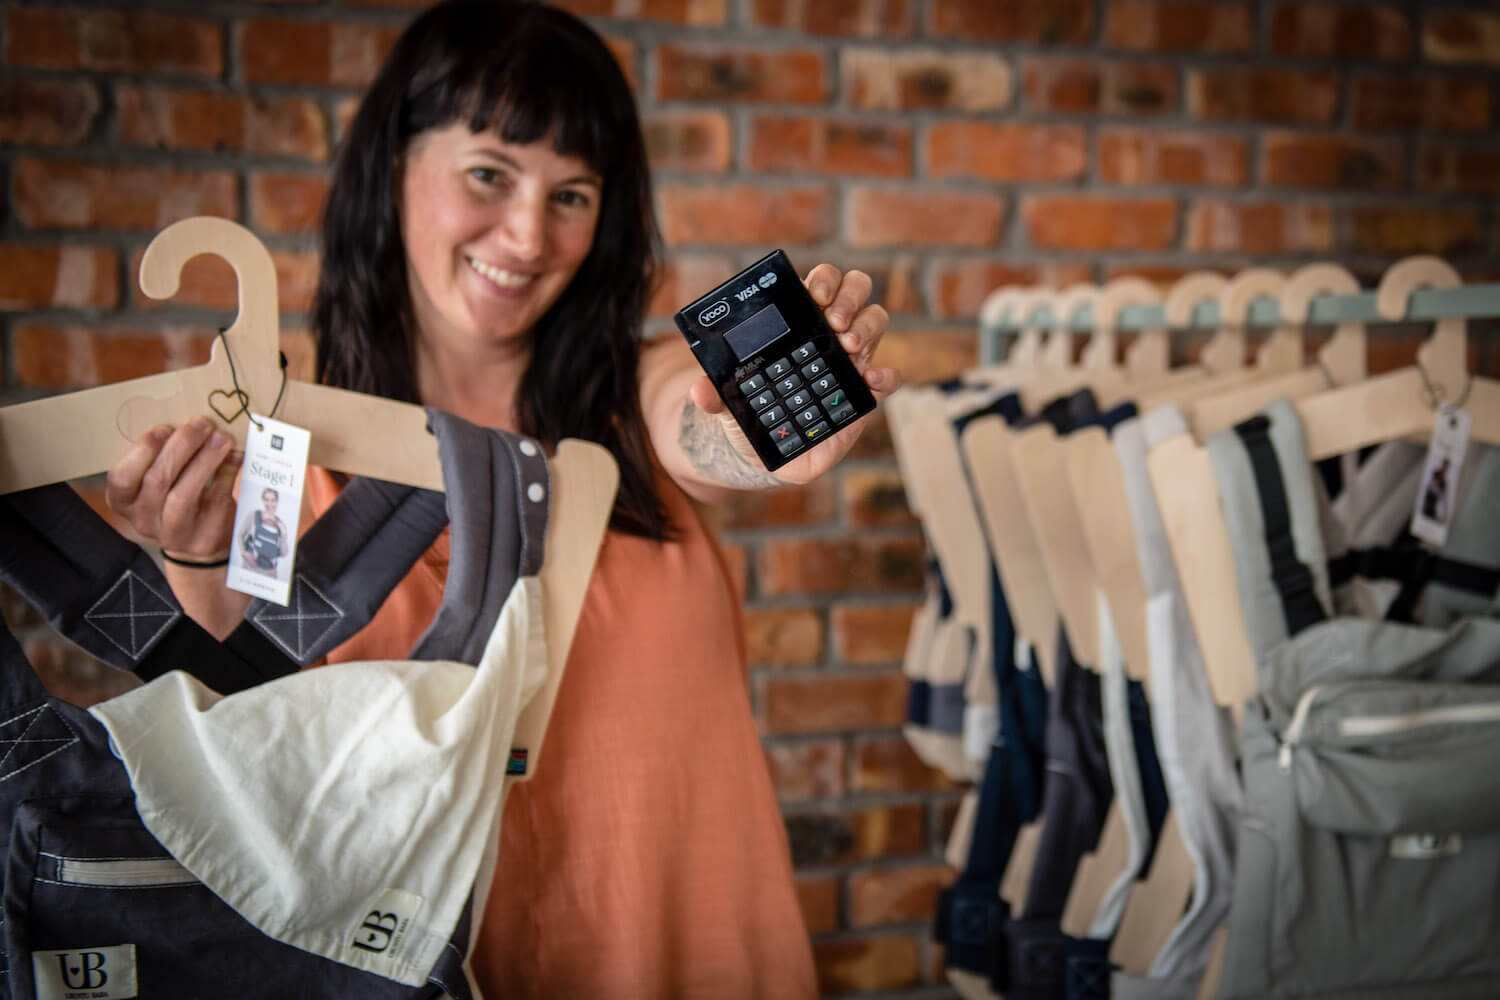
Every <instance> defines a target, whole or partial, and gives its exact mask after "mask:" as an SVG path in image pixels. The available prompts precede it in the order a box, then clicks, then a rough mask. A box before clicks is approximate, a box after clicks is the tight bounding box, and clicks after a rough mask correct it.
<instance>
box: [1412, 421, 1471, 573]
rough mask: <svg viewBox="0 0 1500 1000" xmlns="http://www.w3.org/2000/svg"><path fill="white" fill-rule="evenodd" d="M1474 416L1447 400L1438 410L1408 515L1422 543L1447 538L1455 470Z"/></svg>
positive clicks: (1460, 462)
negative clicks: (1413, 508)
mask: <svg viewBox="0 0 1500 1000" xmlns="http://www.w3.org/2000/svg"><path fill="white" fill-rule="evenodd" d="M1472 421H1473V417H1472V416H1470V414H1469V413H1468V412H1467V411H1465V410H1461V409H1459V408H1458V407H1456V406H1453V405H1452V404H1450V403H1442V404H1440V405H1439V406H1438V409H1437V422H1436V424H1435V425H1434V426H1433V429H1432V443H1431V444H1430V445H1428V446H1427V461H1426V463H1425V464H1424V465H1423V466H1422V488H1421V489H1419V490H1418V491H1417V509H1416V510H1415V511H1413V513H1412V518H1411V533H1412V534H1413V535H1415V536H1416V537H1418V538H1420V539H1421V540H1422V541H1424V542H1429V543H1431V544H1432V545H1442V544H1443V543H1444V542H1446V541H1447V540H1448V523H1449V521H1450V520H1451V519H1452V517H1453V507H1454V501H1455V499H1456V497H1457V495H1458V473H1459V470H1461V469H1462V468H1463V464H1464V452H1465V451H1467V450H1468V448H1469V424H1470V423H1471V422H1472Z"/></svg>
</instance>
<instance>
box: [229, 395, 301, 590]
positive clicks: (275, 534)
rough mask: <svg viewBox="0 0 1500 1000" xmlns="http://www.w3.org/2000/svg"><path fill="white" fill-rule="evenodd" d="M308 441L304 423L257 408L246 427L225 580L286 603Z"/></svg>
mask: <svg viewBox="0 0 1500 1000" xmlns="http://www.w3.org/2000/svg"><path fill="white" fill-rule="evenodd" d="M310 443H311V435H310V434H309V433H308V432H307V431H305V430H303V429H302V428H301V427H293V426H292V425H291V424H287V423H282V422H281V421H280V420H273V419H271V418H270V417H262V416H259V415H258V414H251V416H250V427H249V429H248V430H247V431H246V432H245V462H244V466H243V469H242V473H241V476H240V496H239V500H238V502H237V505H236V507H235V513H234V524H235V530H234V539H233V553H232V554H231V555H230V557H229V576H228V579H227V580H226V581H225V584H226V586H228V587H230V588H231V589H234V590H238V591H240V592H241V593H245V594H249V595H251V596H252V597H260V598H263V599H265V600H267V601H272V602H274V603H276V604H280V605H282V606H283V607H284V606H285V605H286V603H287V600H288V597H289V595H290V592H291V585H292V584H291V580H292V560H293V558H294V557H295V555H296V548H297V521H298V518H299V517H300V515H301V513H302V491H303V489H304V488H305V486H306V480H307V451H308V446H309V444H310Z"/></svg>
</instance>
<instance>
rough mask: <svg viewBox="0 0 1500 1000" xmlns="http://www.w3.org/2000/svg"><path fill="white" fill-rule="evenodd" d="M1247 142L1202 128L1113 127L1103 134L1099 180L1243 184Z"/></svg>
mask: <svg viewBox="0 0 1500 1000" xmlns="http://www.w3.org/2000/svg"><path fill="white" fill-rule="evenodd" d="M1249 175H1250V148H1249V143H1248V142H1246V140H1244V139H1243V138H1241V137H1239V136H1231V135H1214V134H1212V133H1202V132H1158V131H1154V130H1153V131H1146V130H1144V129H1129V130H1127V129H1113V130H1111V131H1108V132H1104V133H1103V134H1101V135H1100V136H1099V179H1100V180H1101V181H1104V182H1105V183H1107V184H1183V185H1204V184H1209V185H1215V186H1218V187H1244V185H1245V183H1246V181H1247V180H1248V179H1249Z"/></svg>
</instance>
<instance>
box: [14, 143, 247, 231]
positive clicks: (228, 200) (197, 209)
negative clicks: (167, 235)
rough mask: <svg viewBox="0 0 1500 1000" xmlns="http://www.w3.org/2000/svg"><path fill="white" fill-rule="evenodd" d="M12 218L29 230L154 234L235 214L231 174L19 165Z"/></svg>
mask: <svg viewBox="0 0 1500 1000" xmlns="http://www.w3.org/2000/svg"><path fill="white" fill-rule="evenodd" d="M13 169H14V185H15V212H16V216H17V217H18V218H19V219H20V220H21V222H22V223H23V224H25V225H27V226H30V227H32V228H47V227H58V228H64V229H124V230H148V231H151V232H155V231H156V230H158V229H161V228H162V227H163V226H166V225H167V224H168V223H172V222H176V221H177V220H178V219H184V218H187V217H188V216H190V215H218V216H222V217H224V218H230V219H232V218H234V217H235V216H236V215H237V214H238V211H237V203H238V197H237V189H238V184H237V183H236V180H235V176H234V174H232V173H230V172H229V171H227V170H213V171H186V170H172V169H168V168H156V167H122V166H100V165H96V164H91V163H80V162H62V161H54V160H38V159H34V158H31V157H26V158H23V159H19V160H17V161H16V162H15V166H14V168H13Z"/></svg>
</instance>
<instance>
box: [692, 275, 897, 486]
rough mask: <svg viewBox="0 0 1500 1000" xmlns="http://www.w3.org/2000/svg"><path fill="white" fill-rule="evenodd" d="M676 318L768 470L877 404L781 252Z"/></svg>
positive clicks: (821, 311) (725, 403) (813, 444)
mask: <svg viewBox="0 0 1500 1000" xmlns="http://www.w3.org/2000/svg"><path fill="white" fill-rule="evenodd" d="M672 318H673V319H674V320H676V322H677V328H678V329H679V330H681V331H682V335H683V336H684V337H686V338H687V341H688V346H689V347H691V348H692V349H693V354H695V355H696V356H697V358H698V363H699V364H701V365H702V366H703V370H704V371H705V372H707V373H708V377H709V379H710V380H711V381H712V382H713V384H714V388H715V389H717V390H718V392H719V398H721V399H723V400H724V405H725V406H727V407H728V408H729V412H730V413H731V414H733V416H734V419H735V421H736V422H738V423H739V425H740V427H741V428H742V429H743V430H744V432H745V436H746V437H747V438H749V439H750V443H751V444H753V445H754V446H755V451H756V453H757V454H759V455H760V459H761V461H762V462H764V463H765V466H766V468H767V469H768V470H774V469H777V468H780V467H781V466H783V465H785V464H786V463H787V462H789V461H791V460H792V459H794V458H796V457H798V456H799V455H801V454H802V453H803V452H804V451H806V450H807V449H808V448H811V447H813V446H815V445H817V444H818V443H820V442H821V441H822V440H823V439H824V438H825V437H832V436H833V434H834V433H835V432H836V431H838V430H840V429H842V428H844V427H847V426H849V425H850V424H852V423H853V422H854V421H856V420H858V419H859V418H860V417H862V416H864V415H865V414H866V413H869V412H870V411H871V410H873V409H875V397H874V395H872V394H871V392H870V389H869V386H867V385H865V380H864V377H863V376H861V375H860V374H859V372H858V371H857V370H856V369H855V367H854V362H853V360H851V359H850V357H849V352H848V351H845V350H844V348H843V346H842V345H840V344H839V341H838V335H837V334H836V333H834V332H833V328H832V327H830V326H829V325H828V322H827V320H825V319H824V318H823V310H822V309H821V308H819V306H818V304H817V303H816V302H815V301H813V297H812V295H811V294H809V293H808V291H807V289H806V288H804V287H803V285H802V282H801V280H800V279H799V278H798V277H797V272H796V271H794V270H792V264H791V261H789V260H787V257H786V254H784V253H782V252H781V251H780V250H776V251H773V252H772V253H770V254H767V255H766V256H765V257H763V258H761V259H760V260H758V261H756V262H755V263H754V264H752V265H750V266H749V267H747V268H745V270H743V271H741V272H740V273H739V274H737V275H735V276H734V277H733V278H730V279H729V280H728V281H726V282H724V284H722V285H720V286H719V287H718V288H715V289H714V290H713V291H711V292H709V293H708V294H707V295H704V296H703V297H702V298H700V299H698V300H697V301H696V302H693V303H692V304H691V305H688V306H685V307H683V308H682V309H681V310H679V311H678V312H677V313H676V314H675V315H674V316H673V317H672Z"/></svg>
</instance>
